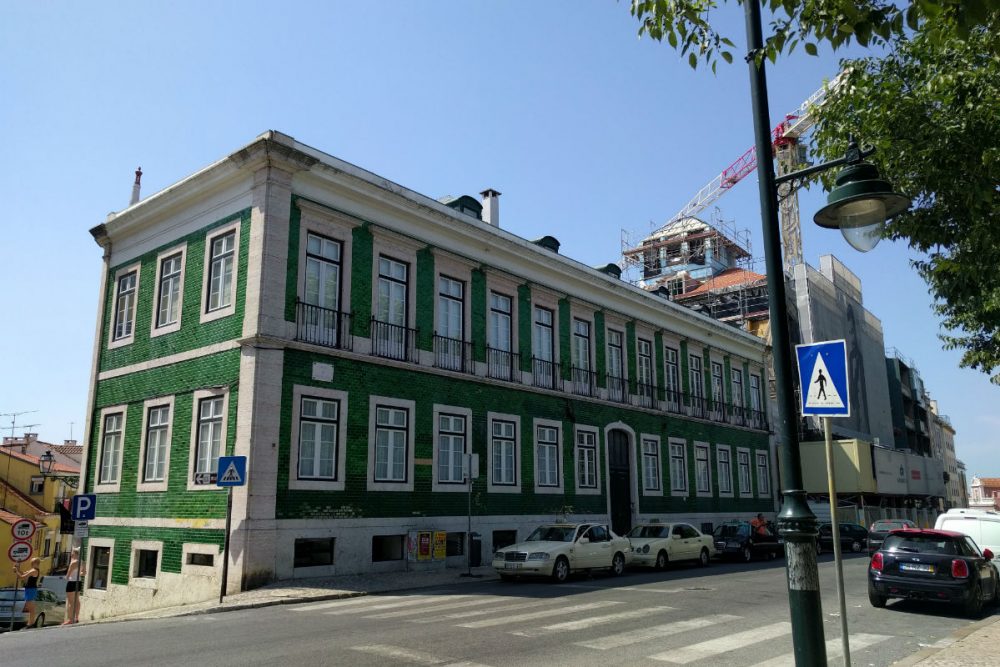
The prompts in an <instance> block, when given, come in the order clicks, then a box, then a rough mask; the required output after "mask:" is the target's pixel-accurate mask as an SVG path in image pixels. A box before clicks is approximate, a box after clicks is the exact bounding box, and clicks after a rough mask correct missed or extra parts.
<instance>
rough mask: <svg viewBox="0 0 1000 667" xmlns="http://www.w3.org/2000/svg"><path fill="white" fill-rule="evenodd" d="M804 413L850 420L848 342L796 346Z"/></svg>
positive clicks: (834, 341) (825, 342) (826, 342)
mask: <svg viewBox="0 0 1000 667" xmlns="http://www.w3.org/2000/svg"><path fill="white" fill-rule="evenodd" d="M795 355H796V356H797V357H798V360H799V388H800V392H799V393H800V394H801V396H802V414H803V415H812V416H816V417H850V416H851V396H850V392H849V391H848V385H847V343H846V341H843V340H829V341H824V342H821V343H811V344H808V345H796V346H795Z"/></svg>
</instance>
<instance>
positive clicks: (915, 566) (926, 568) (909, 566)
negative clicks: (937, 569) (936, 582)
mask: <svg viewBox="0 0 1000 667" xmlns="http://www.w3.org/2000/svg"><path fill="white" fill-rule="evenodd" d="M899 569H900V570H902V571H903V572H927V573H930V574H933V573H934V566H933V565H925V564H924V563H900V564H899Z"/></svg>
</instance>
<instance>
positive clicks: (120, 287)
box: [111, 268, 139, 341]
mask: <svg viewBox="0 0 1000 667" xmlns="http://www.w3.org/2000/svg"><path fill="white" fill-rule="evenodd" d="M138 286H139V270H138V269H137V268H136V269H133V270H131V271H129V272H127V273H125V274H123V275H120V276H118V279H117V281H116V288H115V321H114V328H113V329H112V334H111V340H112V341H121V340H124V339H127V338H131V337H132V335H133V333H134V332H135V304H136V291H137V289H138Z"/></svg>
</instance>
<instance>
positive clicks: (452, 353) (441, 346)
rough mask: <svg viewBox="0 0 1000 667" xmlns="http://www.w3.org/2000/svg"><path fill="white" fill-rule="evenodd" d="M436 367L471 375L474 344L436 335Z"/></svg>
mask: <svg viewBox="0 0 1000 667" xmlns="http://www.w3.org/2000/svg"><path fill="white" fill-rule="evenodd" d="M434 366H435V367H436V368H444V369H445V370H449V371H458V372H460V373H471V372H472V371H473V365H472V343H470V342H467V341H464V340H459V339H457V338H448V337H446V336H439V335H437V334H434Z"/></svg>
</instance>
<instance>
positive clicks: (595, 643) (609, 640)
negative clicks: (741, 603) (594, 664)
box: [574, 614, 740, 651]
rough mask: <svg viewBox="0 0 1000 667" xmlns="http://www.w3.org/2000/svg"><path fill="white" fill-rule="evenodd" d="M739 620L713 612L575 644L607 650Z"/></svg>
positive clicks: (737, 617) (738, 618)
mask: <svg viewBox="0 0 1000 667" xmlns="http://www.w3.org/2000/svg"><path fill="white" fill-rule="evenodd" d="M738 620H740V617H739V616H731V615H729V614H713V615H711V616H702V617H701V618H690V619H687V620H685V621H675V622H674V623H664V624H663V625H654V626H652V627H650V628H639V629H638V630H629V631H628V632H619V633H616V634H613V635H607V636H605V637H598V638H596V639H589V640H587V641H583V642H575V644H574V645H575V646H583V647H585V648H595V649H597V650H599V651H606V650H608V649H612V648H620V647H622V646H628V645H629V644H638V643H639V642H645V641H650V640H652V639H660V638H661V637H669V636H670V635H678V634H680V633H682V632H688V631H690V630H699V629H701V628H707V627H709V626H710V625H716V624H718V623H729V622H731V621H738Z"/></svg>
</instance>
